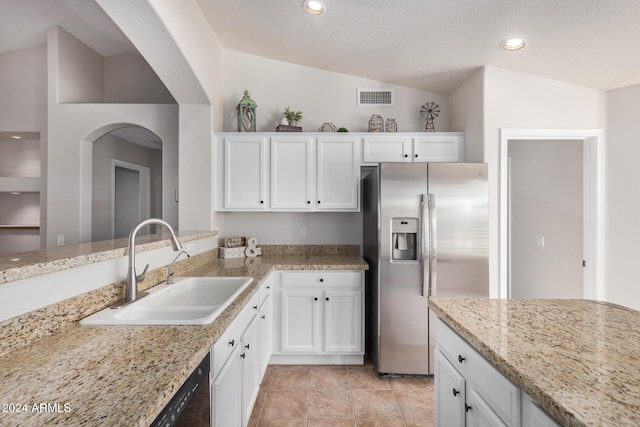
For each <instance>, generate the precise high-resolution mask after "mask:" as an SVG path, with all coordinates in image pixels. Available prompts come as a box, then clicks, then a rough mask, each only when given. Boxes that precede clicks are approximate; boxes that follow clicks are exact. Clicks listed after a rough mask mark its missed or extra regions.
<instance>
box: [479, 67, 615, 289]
mask: <svg viewBox="0 0 640 427" xmlns="http://www.w3.org/2000/svg"><path fill="white" fill-rule="evenodd" d="M484 79H485V87H484V99H485V101H484V115H485V118H484V161H485V162H487V163H488V164H489V212H490V217H489V260H490V261H489V279H490V288H491V296H493V297H497V296H498V280H499V264H498V259H499V258H498V256H499V253H498V248H499V247H498V244H499V203H500V200H499V188H500V176H499V170H500V156H499V155H500V129H502V128H531V129H600V128H604V125H605V93H604V92H602V91H599V90H595V89H591V88H587V87H583V86H577V85H573V84H569V83H564V82H560V81H557V80H551V79H546V78H542V77H537V76H533V75H530V74H525V73H519V72H514V71H509V70H504V69H499V68H492V67H487V68H486V69H485V76H484Z"/></svg>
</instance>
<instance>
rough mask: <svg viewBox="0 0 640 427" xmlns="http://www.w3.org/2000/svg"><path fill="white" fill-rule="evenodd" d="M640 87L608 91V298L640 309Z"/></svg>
mask: <svg viewBox="0 0 640 427" xmlns="http://www.w3.org/2000/svg"><path fill="white" fill-rule="evenodd" d="M638 117H640V85H637V86H631V87H627V88H623V89H617V90H612V91H609V92H607V145H606V158H605V174H606V176H605V179H606V181H605V194H606V195H605V201H606V212H605V221H606V225H605V236H606V238H605V244H606V259H605V266H606V269H605V283H606V287H605V298H606V300H607V301H611V302H614V303H617V304H621V305H624V306H627V307H631V308H634V309H636V310H640V285H639V284H638V270H637V265H638V255H639V254H640V250H639V249H638V242H639V241H640V223H639V222H638V212H640V192H639V191H638V188H640V173H639V172H638V171H639V170H640V169H639V168H638V159H640V126H639V121H638Z"/></svg>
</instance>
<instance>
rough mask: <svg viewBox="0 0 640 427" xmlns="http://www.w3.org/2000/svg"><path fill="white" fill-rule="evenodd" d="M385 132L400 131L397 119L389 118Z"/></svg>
mask: <svg viewBox="0 0 640 427" xmlns="http://www.w3.org/2000/svg"><path fill="white" fill-rule="evenodd" d="M384 131H385V132H398V124H397V123H396V119H387V123H385V125H384Z"/></svg>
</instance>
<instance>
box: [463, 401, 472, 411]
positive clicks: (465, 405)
mask: <svg viewBox="0 0 640 427" xmlns="http://www.w3.org/2000/svg"><path fill="white" fill-rule="evenodd" d="M470 410H471V405H468V404H467V403H465V404H464V411H465V412H469V411H470Z"/></svg>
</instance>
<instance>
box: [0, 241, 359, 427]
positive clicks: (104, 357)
mask: <svg viewBox="0 0 640 427" xmlns="http://www.w3.org/2000/svg"><path fill="white" fill-rule="evenodd" d="M325 253H326V252H325ZM367 268H368V267H367V264H366V263H365V262H364V261H363V260H362V258H361V257H360V256H358V255H355V254H354V255H280V256H278V255H265V256H261V257H257V258H246V259H245V258H241V259H232V260H216V261H213V262H211V263H209V264H207V265H205V266H202V267H198V268H196V269H194V270H190V271H188V272H186V273H185V274H184V275H186V276H201V275H206V276H251V277H253V278H254V279H255V280H254V281H253V283H252V284H251V285H249V287H248V288H247V289H246V290H245V291H244V292H243V293H242V294H240V295H239V296H238V297H237V298H236V300H235V301H234V302H233V303H232V304H231V305H230V306H229V307H228V308H227V309H226V310H225V311H224V312H223V313H222V314H221V315H220V316H219V317H218V318H217V319H216V320H215V321H214V322H213V323H211V324H209V325H204V326H90V327H89V326H78V325H77V324H75V325H72V326H68V327H65V328H64V329H63V330H62V331H60V332H59V333H57V334H55V335H52V336H48V337H44V338H42V339H40V340H38V341H36V342H35V343H33V344H31V345H30V346H28V347H24V348H20V349H18V350H15V351H12V352H10V353H8V354H6V355H4V356H2V357H0V403H1V404H2V405H4V406H3V407H2V408H0V410H2V409H5V408H6V411H0V426H18V425H19V426H42V425H64V426H147V425H149V424H150V423H151V422H152V421H153V420H154V419H155V417H156V416H157V414H158V413H159V412H160V411H161V410H162V408H163V407H164V406H165V405H166V404H167V403H168V402H169V400H170V399H171V397H172V396H173V394H174V393H175V392H176V391H177V390H178V388H179V387H180V385H182V383H183V382H184V381H185V379H186V378H187V377H188V375H189V374H190V373H191V372H192V371H193V370H194V369H195V368H196V366H197V365H198V363H200V361H201V360H202V359H203V358H204V357H205V356H206V354H207V353H208V352H209V349H210V347H211V345H212V344H213V343H215V342H216V340H217V339H218V338H219V337H220V335H221V334H222V333H223V332H224V330H225V329H226V328H227V326H228V325H229V324H230V323H231V321H232V320H233V319H234V318H235V316H236V315H237V313H238V312H239V311H240V310H241V308H242V307H243V306H244V305H245V304H246V302H247V301H248V300H249V299H250V298H251V296H252V295H253V294H254V293H255V292H256V290H257V289H258V286H259V284H260V283H261V281H262V280H264V278H265V277H266V276H267V275H268V274H269V273H270V272H271V271H273V270H274V269H282V270H307V269H309V270H313V269H319V270H365V269H367ZM42 403H44V404H45V406H44V407H43V406H40V404H42ZM34 404H35V406H34ZM46 404H50V405H49V406H48V408H47V406H46ZM8 405H14V406H8ZM15 405H19V408H20V409H26V412H20V413H16V412H10V411H9V410H10V409H13V410H14V411H15V410H16V406H15ZM23 405H24V406H23ZM42 408H45V409H48V410H49V411H53V412H37V411H36V409H42ZM7 411H9V412H7Z"/></svg>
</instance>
